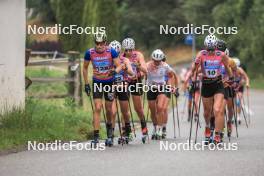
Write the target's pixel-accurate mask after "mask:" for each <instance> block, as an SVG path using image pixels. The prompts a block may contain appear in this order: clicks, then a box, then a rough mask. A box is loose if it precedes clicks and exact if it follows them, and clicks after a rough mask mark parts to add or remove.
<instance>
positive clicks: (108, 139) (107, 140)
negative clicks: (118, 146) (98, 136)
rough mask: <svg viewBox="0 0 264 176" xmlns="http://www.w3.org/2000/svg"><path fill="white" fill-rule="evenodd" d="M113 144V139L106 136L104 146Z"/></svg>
mask: <svg viewBox="0 0 264 176" xmlns="http://www.w3.org/2000/svg"><path fill="white" fill-rule="evenodd" d="M113 145H114V140H113V138H107V139H106V140H105V146H108V147H112V146H113Z"/></svg>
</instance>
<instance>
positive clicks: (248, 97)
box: [247, 87, 250, 124]
mask: <svg viewBox="0 0 264 176" xmlns="http://www.w3.org/2000/svg"><path fill="white" fill-rule="evenodd" d="M247 106H248V123H249V124H250V109H249V88H248V87H247Z"/></svg>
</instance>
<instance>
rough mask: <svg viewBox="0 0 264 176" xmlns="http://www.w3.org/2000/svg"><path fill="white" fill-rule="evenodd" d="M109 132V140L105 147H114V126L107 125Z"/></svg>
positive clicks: (106, 141)
mask: <svg viewBox="0 0 264 176" xmlns="http://www.w3.org/2000/svg"><path fill="white" fill-rule="evenodd" d="M106 128H107V129H106V130H107V131H106V133H107V139H106V140H105V146H107V147H112V146H113V144H114V137H113V128H112V124H107V127H106Z"/></svg>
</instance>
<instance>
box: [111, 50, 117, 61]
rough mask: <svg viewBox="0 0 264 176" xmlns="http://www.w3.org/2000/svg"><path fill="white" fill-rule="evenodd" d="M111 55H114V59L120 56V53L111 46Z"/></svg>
mask: <svg viewBox="0 0 264 176" xmlns="http://www.w3.org/2000/svg"><path fill="white" fill-rule="evenodd" d="M111 56H112V58H113V59H114V58H117V57H118V53H117V52H116V50H115V49H113V48H111Z"/></svg>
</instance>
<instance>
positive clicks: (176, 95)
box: [173, 88, 180, 98]
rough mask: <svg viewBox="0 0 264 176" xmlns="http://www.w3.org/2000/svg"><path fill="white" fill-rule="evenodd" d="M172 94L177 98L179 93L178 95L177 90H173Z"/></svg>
mask: <svg viewBox="0 0 264 176" xmlns="http://www.w3.org/2000/svg"><path fill="white" fill-rule="evenodd" d="M173 94H174V96H175V97H176V98H178V97H179V96H180V93H179V88H174V90H173Z"/></svg>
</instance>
